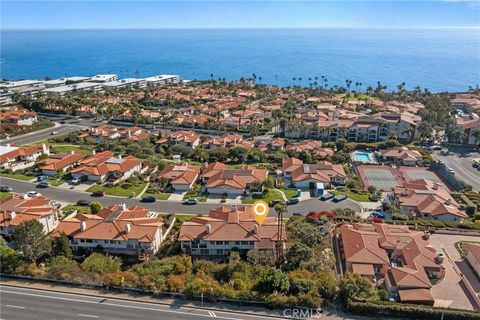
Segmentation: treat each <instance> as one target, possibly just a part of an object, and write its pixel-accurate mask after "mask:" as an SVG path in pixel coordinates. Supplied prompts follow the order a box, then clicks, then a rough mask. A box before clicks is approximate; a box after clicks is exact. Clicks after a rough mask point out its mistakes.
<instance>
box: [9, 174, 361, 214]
mask: <svg viewBox="0 0 480 320" xmlns="http://www.w3.org/2000/svg"><path fill="white" fill-rule="evenodd" d="M0 180H1V184H6V185H9V186H11V187H12V188H13V191H14V192H17V193H25V192H27V191H31V190H35V191H38V192H40V193H41V194H42V195H44V196H46V197H48V198H50V199H52V200H56V201H59V202H62V203H76V202H77V201H78V200H80V199H87V200H91V201H93V200H95V201H99V202H100V203H101V204H102V205H103V206H110V205H113V204H117V203H122V202H123V203H126V204H127V206H133V205H141V206H143V207H145V208H148V209H151V210H153V211H155V212H160V213H187V214H207V213H208V212H209V211H210V210H211V209H215V208H218V207H220V206H221V204H210V203H208V204H207V203H198V204H196V205H183V204H181V203H178V202H173V201H157V202H154V203H142V202H140V201H139V199H131V198H124V197H116V196H108V195H105V196H103V197H99V198H95V197H91V196H90V194H89V193H86V192H84V191H77V190H69V189H64V188H58V187H48V188H45V189H38V188H36V187H35V184H34V183H32V182H28V181H22V180H16V179H11V178H5V177H0ZM335 208H352V209H353V210H355V211H357V212H360V211H361V207H360V205H359V204H358V203H356V202H354V201H352V200H350V199H346V200H344V201H341V202H339V203H334V202H332V201H320V200H318V199H316V198H313V199H309V200H305V201H301V202H300V203H299V204H296V205H292V206H289V207H288V214H287V215H286V216H287V217H288V216H291V215H292V214H293V213H294V212H301V213H304V214H306V213H308V212H310V211H330V210H333V209H335ZM270 212H271V215H275V210H273V209H272V210H271V211H270Z"/></svg>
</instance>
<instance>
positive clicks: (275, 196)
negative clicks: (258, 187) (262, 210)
mask: <svg viewBox="0 0 480 320" xmlns="http://www.w3.org/2000/svg"><path fill="white" fill-rule="evenodd" d="M282 199H283V197H282V195H281V194H280V192H278V191H277V190H273V189H268V190H267V193H266V194H264V195H263V196H262V198H258V199H253V198H244V199H242V203H243V204H252V203H254V202H255V201H257V200H264V201H265V202H267V203H268V202H270V201H272V200H282Z"/></svg>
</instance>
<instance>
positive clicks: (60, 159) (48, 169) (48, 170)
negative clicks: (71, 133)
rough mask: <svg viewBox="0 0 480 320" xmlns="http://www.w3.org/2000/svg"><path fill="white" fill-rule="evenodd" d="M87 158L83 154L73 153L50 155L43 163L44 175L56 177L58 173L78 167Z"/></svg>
mask: <svg viewBox="0 0 480 320" xmlns="http://www.w3.org/2000/svg"><path fill="white" fill-rule="evenodd" d="M86 157H87V156H86V155H85V154H83V153H81V152H76V151H72V152H71V153H56V154H53V155H50V157H48V158H47V159H45V160H43V161H42V166H41V167H40V169H41V170H42V174H43V175H45V176H54V175H56V174H57V173H59V172H60V173H64V172H66V171H68V170H69V169H71V168H73V167H74V166H76V165H77V164H78V163H80V161H81V160H82V159H85V158H86Z"/></svg>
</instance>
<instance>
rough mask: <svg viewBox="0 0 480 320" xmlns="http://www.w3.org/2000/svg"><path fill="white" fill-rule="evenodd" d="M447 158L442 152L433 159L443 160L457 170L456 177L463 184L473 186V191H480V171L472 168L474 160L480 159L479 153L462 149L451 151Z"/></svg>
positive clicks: (437, 153) (435, 154)
mask: <svg viewBox="0 0 480 320" xmlns="http://www.w3.org/2000/svg"><path fill="white" fill-rule="evenodd" d="M449 151H450V152H449V154H448V155H447V156H445V155H442V154H441V153H440V152H435V153H434V154H433V157H434V158H435V159H438V160H443V161H445V163H446V164H447V165H448V166H449V167H450V168H452V169H453V170H455V176H456V177H457V178H458V179H460V180H462V181H463V182H465V183H467V184H469V185H471V186H472V187H473V190H475V191H480V171H478V170H477V169H476V168H474V167H473V166H472V159H474V158H480V154H479V153H478V152H467V151H465V150H462V149H458V148H457V149H453V148H452V149H450V150H449Z"/></svg>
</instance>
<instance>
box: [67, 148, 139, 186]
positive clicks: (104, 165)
mask: <svg viewBox="0 0 480 320" xmlns="http://www.w3.org/2000/svg"><path fill="white" fill-rule="evenodd" d="M142 170H143V169H142V161H140V160H139V159H137V158H136V157H134V156H128V157H125V158H122V157H114V156H113V152H112V151H104V152H100V153H97V154H94V155H92V156H91V157H88V158H86V159H83V160H82V161H80V165H79V166H78V167H76V168H73V169H72V170H70V173H71V174H72V176H73V177H74V178H81V177H83V176H87V180H90V181H105V180H108V181H109V182H112V183H117V182H120V181H123V180H126V179H128V178H130V177H131V176H132V175H134V174H135V173H138V172H141V171H142Z"/></svg>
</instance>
